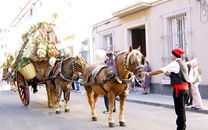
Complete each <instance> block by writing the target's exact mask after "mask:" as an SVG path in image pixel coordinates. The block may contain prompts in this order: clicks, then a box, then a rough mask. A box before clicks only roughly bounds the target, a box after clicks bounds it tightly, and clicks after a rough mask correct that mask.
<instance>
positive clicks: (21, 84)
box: [16, 71, 30, 106]
mask: <svg viewBox="0 0 208 130" xmlns="http://www.w3.org/2000/svg"><path fill="white" fill-rule="evenodd" d="M16 81H17V87H18V92H19V96H20V99H21V101H22V103H23V104H24V105H25V106H27V105H29V102H30V92H29V86H28V84H27V80H26V79H25V77H24V76H23V75H22V74H21V73H20V72H19V71H17V73H16Z"/></svg>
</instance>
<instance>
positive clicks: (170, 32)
mask: <svg viewBox="0 0 208 130" xmlns="http://www.w3.org/2000/svg"><path fill="white" fill-rule="evenodd" d="M160 18H161V29H162V30H161V42H162V43H161V44H162V64H163V66H166V65H167V64H169V63H170V62H171V58H170V55H171V51H172V50H173V49H174V48H176V47H181V48H182V49H183V50H184V51H185V54H184V55H183V57H182V58H184V57H185V56H188V57H189V58H191V57H193V52H194V51H193V45H192V29H191V28H192V27H191V8H184V9H181V10H177V11H174V12H170V13H167V14H163V15H161V16H160ZM164 79H166V77H165V76H164Z"/></svg>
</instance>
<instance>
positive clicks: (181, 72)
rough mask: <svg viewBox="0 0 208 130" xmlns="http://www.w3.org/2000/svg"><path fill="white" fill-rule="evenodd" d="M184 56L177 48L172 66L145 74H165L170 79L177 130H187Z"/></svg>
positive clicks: (186, 75) (173, 55)
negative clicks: (182, 58) (182, 57)
mask: <svg viewBox="0 0 208 130" xmlns="http://www.w3.org/2000/svg"><path fill="white" fill-rule="evenodd" d="M183 54H184V51H183V50H182V49H181V48H180V47H177V48H175V49H173V50H172V54H171V60H172V62H171V63H170V64H168V65H167V66H165V67H163V68H161V69H159V70H156V71H153V72H145V75H147V76H149V75H157V74H161V73H165V76H169V77H170V79H171V85H172V87H173V88H174V89H173V99H174V105H175V113H176V115H177V119H176V124H177V130H185V129H186V109H185V103H186V99H187V96H188V84H187V81H188V68H187V65H186V63H185V62H183V61H182V60H181V56H182V55H183Z"/></svg>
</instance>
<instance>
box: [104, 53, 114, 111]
mask: <svg viewBox="0 0 208 130" xmlns="http://www.w3.org/2000/svg"><path fill="white" fill-rule="evenodd" d="M107 56H108V57H107V58H106V59H105V65H107V66H110V65H113V64H112V61H113V55H112V54H111V53H108V54H107ZM104 103H105V107H106V111H103V113H105V114H107V113H108V112H109V101H108V96H107V95H104ZM113 112H116V102H115V99H114V110H113Z"/></svg>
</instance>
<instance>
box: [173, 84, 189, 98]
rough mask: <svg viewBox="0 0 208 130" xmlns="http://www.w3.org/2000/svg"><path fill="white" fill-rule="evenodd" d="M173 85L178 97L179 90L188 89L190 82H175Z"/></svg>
mask: <svg viewBox="0 0 208 130" xmlns="http://www.w3.org/2000/svg"><path fill="white" fill-rule="evenodd" d="M172 87H173V88H175V97H178V90H188V83H187V82H184V83H182V84H174V85H173V86H172Z"/></svg>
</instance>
